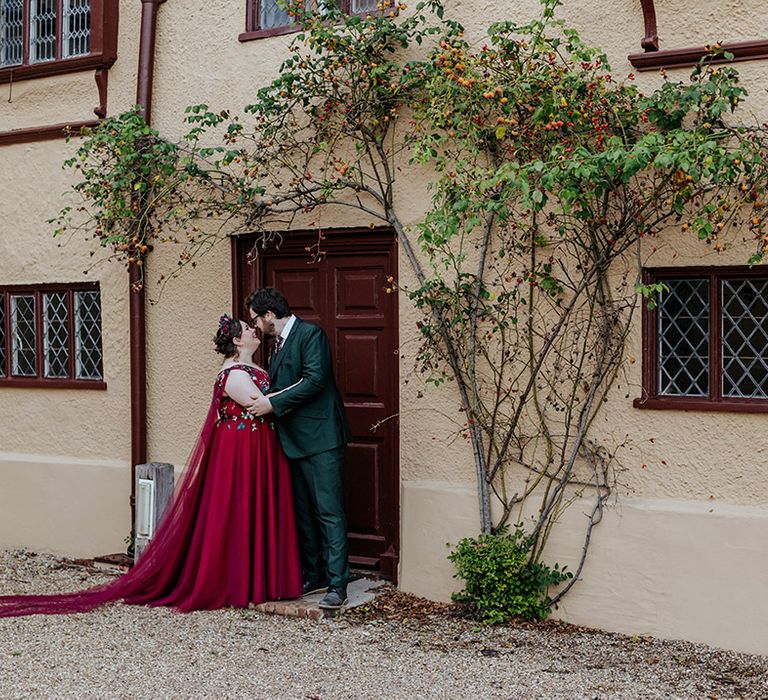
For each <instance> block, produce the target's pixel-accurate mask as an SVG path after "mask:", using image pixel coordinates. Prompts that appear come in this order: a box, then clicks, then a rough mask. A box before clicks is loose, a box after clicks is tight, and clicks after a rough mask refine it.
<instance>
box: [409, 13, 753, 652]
mask: <svg viewBox="0 0 768 700" xmlns="http://www.w3.org/2000/svg"><path fill="white" fill-rule="evenodd" d="M457 6H458V5H457ZM482 9H483V10H487V12H488V14H486V13H485V12H484V11H479V12H478V16H479V17H483V18H486V17H493V16H496V15H495V11H494V8H493V6H492V5H491V4H488V5H487V6H486V7H484V8H482ZM731 10H734V12H733V13H730V11H731ZM515 12H516V16H518V15H519V13H518V12H517V10H515ZM521 12H522V10H521ZM563 12H564V14H565V16H566V17H568V18H570V19H572V21H573V24H574V25H575V26H576V27H577V28H578V29H580V31H581V32H582V35H583V37H584V38H585V39H587V40H588V41H590V42H592V43H595V44H598V45H600V46H601V47H603V48H604V49H605V50H606V51H607V53H608V55H609V60H610V61H611V64H612V67H613V70H614V73H615V75H617V76H618V77H622V76H624V75H626V74H627V73H629V72H634V73H635V74H636V75H637V81H638V84H639V85H640V86H641V87H642V88H643V89H652V88H653V86H655V85H658V84H659V82H660V77H659V76H658V74H656V73H644V74H639V73H638V72H637V71H636V70H634V69H633V68H632V67H631V66H630V65H629V63H628V61H627V60H626V56H627V54H628V53H634V52H636V51H638V50H639V41H640V38H641V36H642V15H641V13H640V8H639V2H638V3H608V2H592V3H586V2H568V1H566V3H565V6H564V8H563ZM720 12H724V13H725V19H724V21H717V18H718V17H719V16H720V14H719V13H720ZM657 13H658V15H659V33H660V35H661V37H662V42H663V43H662V47H663V48H683V47H686V46H691V45H702V44H705V43H711V42H715V41H718V40H720V41H723V40H735V41H738V40H746V39H752V38H761V37H762V38H766V37H768V20H767V18H766V15H765V13H764V12H761V11H760V8H759V6H758V4H757V3H742V2H739V3H725V2H722V3H719V2H707V3H693V2H691V3H687V4H686V5H685V6H682V7H681V5H680V3H671V2H658V3H657ZM712 28H715V31H716V32H717V34H715V35H712V34H711V33H710V31H711V30H712ZM737 68H738V69H739V71H740V72H741V75H742V80H743V83H744V84H745V85H746V86H747V87H748V88H749V90H750V93H751V98H750V100H749V107H748V108H746V109H744V110H743V112H742V115H741V116H743V117H744V118H745V119H746V118H750V119H752V120H754V121H764V120H765V118H766V116H768V100H767V99H766V93H765V89H764V84H765V77H766V74H767V73H768V63H767V62H765V61H762V62H746V63H739V64H738V65H737ZM689 70H690V69H678V70H674V71H669V77H670V79H673V80H675V79H684V78H685V77H686V76H687V74H688V71H689ZM734 240H736V241H738V236H735V237H734ZM749 252H750V250H749V246H748V245H747V246H744V245H738V244H736V245H734V246H733V247H732V248H731V249H729V250H728V251H726V252H725V253H724V254H720V255H717V254H714V253H712V252H711V251H710V250H709V249H708V248H706V247H704V246H702V245H701V244H699V243H698V242H697V241H692V240H690V238H686V237H685V236H684V235H683V234H681V233H680V232H673V231H670V232H666V236H665V239H664V241H663V242H662V243H661V244H660V245H659V250H658V251H657V252H656V253H655V254H651V251H646V253H647V254H648V255H649V264H652V265H693V264H696V265H729V264H744V262H745V260H746V258H747V257H748V255H749ZM641 358H642V356H641V336H640V326H639V323H638V324H637V326H636V327H635V332H634V333H633V335H632V337H631V338H630V341H629V346H628V352H627V373H626V378H625V379H623V380H622V381H621V382H620V384H621V386H617V387H616V390H615V391H614V392H613V393H612V395H611V396H610V398H609V402H608V404H607V405H606V407H605V411H604V420H603V421H602V422H601V424H600V425H599V426H597V427H596V431H595V434H596V436H597V437H598V439H601V440H604V441H605V443H606V444H607V445H617V444H620V443H622V442H624V441H625V440H627V436H628V444H627V448H626V449H624V450H622V452H620V456H619V461H620V463H621V464H622V466H623V467H625V468H626V471H625V472H623V473H622V474H621V481H622V483H623V484H624V486H623V488H620V489H618V490H617V500H616V501H615V503H614V504H613V505H612V506H611V508H609V510H608V512H607V513H606V517H605V520H604V522H603V523H602V524H601V525H600V526H599V527H598V528H597V530H596V532H595V534H594V537H593V542H592V549H591V552H590V555H589V559H588V561H587V565H586V567H585V569H584V571H583V573H582V580H581V581H580V582H579V583H578V584H577V586H576V587H575V588H574V589H573V591H572V592H571V594H570V595H569V596H568V597H567V598H566V599H565V602H564V603H563V605H562V606H561V607H560V609H559V610H558V611H557V612H556V615H557V616H559V617H562V618H564V619H566V620H570V621H572V622H575V623H579V624H586V625H593V626H597V627H603V628H606V629H612V630H617V631H621V632H626V633H631V634H654V635H658V636H664V637H683V638H688V639H693V640H697V641H703V642H707V643H710V644H714V645H718V646H724V647H729V648H734V649H740V650H744V651H752V652H758V653H764V654H765V653H768V638H767V637H766V635H765V634H764V629H765V628H766V625H768V608H767V607H766V605H765V604H764V603H763V602H762V601H763V593H762V581H764V580H765V577H766V575H768V557H767V556H766V545H765V534H766V527H768V478H766V477H768V465H766V447H767V446H768V442H767V441H766V438H765V432H764V429H763V425H764V418H763V417H762V416H760V415H759V414H753V415H747V414H729V413H703V412H682V411H674V412H668V411H642V410H638V409H634V408H633V407H632V399H633V398H635V397H636V396H639V395H640V367H641ZM452 454H455V453H454V451H453V450H450V451H448V450H446V455H445V457H444V460H443V461H442V464H445V462H448V461H451V456H452ZM465 459H466V456H465ZM457 472H459V470H457ZM463 472H464V473H466V472H467V469H466V468H464V469H463ZM434 474H435V470H434V469H433V468H432V467H431V466H430V465H429V464H425V465H424V468H423V470H422V471H421V478H420V479H413V480H404V481H403V483H402V500H401V504H402V509H403V517H402V536H403V547H402V561H401V579H400V583H401V586H402V587H403V588H405V589H406V590H411V591H414V592H417V593H420V594H422V595H426V596H428V597H433V598H439V599H447V598H448V597H449V596H450V593H451V592H452V591H453V590H456V589H457V588H458V587H459V584H458V582H457V581H455V580H453V579H452V574H453V569H452V567H451V565H450V563H448V562H447V561H446V559H445V551H446V550H445V546H444V545H445V543H446V542H451V543H455V542H457V541H458V540H459V539H460V538H461V537H464V536H469V535H473V534H475V533H476V532H477V529H478V527H479V520H478V516H477V498H476V495H475V494H476V491H475V488H474V485H470V484H467V485H466V486H463V485H461V484H457V483H448V482H449V481H450V480H445V479H443V478H442V477H440V476H437V477H436V476H434ZM586 510H587V509H586V506H585V507H580V506H579V504H578V503H577V504H575V505H574V506H573V507H572V508H571V509H570V510H569V511H568V512H567V513H566V514H565V516H564V517H563V519H562V521H561V523H560V524H559V529H558V531H557V534H556V535H555V536H554V537H553V538H552V540H551V542H550V544H549V547H548V550H547V559H548V560H549V561H550V562H554V561H558V562H560V563H561V564H566V565H568V566H569V567H570V568H571V569H573V568H574V567H575V566H576V565H577V563H578V553H579V551H580V548H581V536H582V533H583V528H584V523H585V518H584V512H586ZM736 590H738V591H739V595H738V596H734V595H733V591H736Z"/></svg>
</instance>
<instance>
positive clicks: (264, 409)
mask: <svg viewBox="0 0 768 700" xmlns="http://www.w3.org/2000/svg"><path fill="white" fill-rule="evenodd" d="M245 408H246V409H247V410H248V412H249V413H252V414H253V415H254V416H266V415H267V414H268V413H272V404H271V403H270V401H269V399H268V398H267V397H266V396H264V395H263V394H254V395H253V396H251V402H250V403H247V404H245Z"/></svg>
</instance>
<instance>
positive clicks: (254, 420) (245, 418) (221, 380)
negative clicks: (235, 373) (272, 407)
mask: <svg viewBox="0 0 768 700" xmlns="http://www.w3.org/2000/svg"><path fill="white" fill-rule="evenodd" d="M235 368H237V369H242V370H245V371H246V372H248V374H249V375H250V377H251V379H252V380H253V383H254V384H255V385H256V386H257V387H258V388H259V390H260V391H262V392H263V393H264V394H267V393H269V375H268V374H267V372H266V371H265V370H263V369H261V368H259V367H251V366H250V365H232V366H230V367H227V368H226V369H223V370H222V371H221V372H219V376H218V378H217V380H216V386H217V389H221V390H223V388H224V384H225V383H226V381H227V377H228V376H229V373H230V372H231V371H232V370H233V369H235ZM217 410H218V420H217V421H216V427H218V426H220V425H221V424H222V423H223V424H225V425H226V426H227V430H231V429H232V425H233V424H235V425H236V427H235V429H236V430H247V428H248V426H249V425H250V427H251V431H254V430H258V428H259V426H260V425H262V424H263V423H267V424H268V425H269V426H270V427H271V428H272V429H273V430H274V428H275V425H274V423H275V422H274V420H272V419H271V418H265V417H264V416H254V415H253V414H252V413H250V412H249V411H248V410H247V409H245V408H243V407H242V406H241V405H240V404H238V403H237V402H235V401H233V400H232V399H230V398H229V397H228V396H223V395H222V396H221V397H220V399H219V405H218V409H217Z"/></svg>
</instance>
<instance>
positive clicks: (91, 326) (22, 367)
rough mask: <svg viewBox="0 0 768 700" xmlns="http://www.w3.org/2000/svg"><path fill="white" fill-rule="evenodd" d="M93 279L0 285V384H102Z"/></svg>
mask: <svg viewBox="0 0 768 700" xmlns="http://www.w3.org/2000/svg"><path fill="white" fill-rule="evenodd" d="M101 335H102V334H101V294H100V292H99V287H98V285H96V284H92V283H79V284H45V285H38V286H21V285H16V286H0V388H1V387H3V386H22V387H35V386H46V387H67V388H69V387H71V388H98V389H104V388H106V384H104V382H103V377H104V368H103V359H102V348H101V342H102V340H101Z"/></svg>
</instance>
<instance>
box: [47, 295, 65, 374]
mask: <svg viewBox="0 0 768 700" xmlns="http://www.w3.org/2000/svg"><path fill="white" fill-rule="evenodd" d="M68 315H69V314H68V309H67V293H66V292H51V293H50V294H43V356H44V357H45V376H46V377H66V376H67V375H68V374H69V326H68V322H67V321H68V319H67V316H68Z"/></svg>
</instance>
